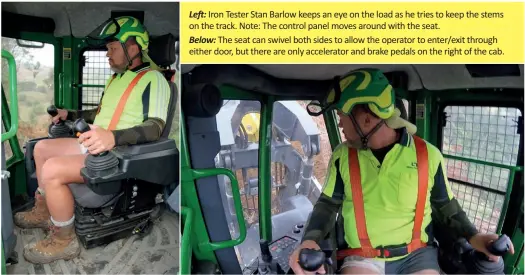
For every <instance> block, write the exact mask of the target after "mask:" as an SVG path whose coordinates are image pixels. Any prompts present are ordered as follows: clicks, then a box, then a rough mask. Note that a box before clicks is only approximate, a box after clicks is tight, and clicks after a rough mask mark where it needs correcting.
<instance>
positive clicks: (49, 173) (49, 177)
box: [42, 154, 86, 188]
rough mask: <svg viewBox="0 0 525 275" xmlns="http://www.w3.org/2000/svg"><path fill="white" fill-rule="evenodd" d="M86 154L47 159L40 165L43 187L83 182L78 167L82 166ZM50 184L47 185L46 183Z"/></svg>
mask: <svg viewBox="0 0 525 275" xmlns="http://www.w3.org/2000/svg"><path fill="white" fill-rule="evenodd" d="M85 159H86V155H82V154H76V155H67V156H58V157H53V158H50V159H48V160H47V161H46V162H45V163H44V165H43V167H42V181H43V183H44V184H45V188H52V187H56V186H57V185H64V184H69V183H75V182H83V178H82V176H81V175H80V169H82V167H84V161H85ZM49 184H50V185H52V186H48V185H49Z"/></svg>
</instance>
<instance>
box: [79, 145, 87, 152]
mask: <svg viewBox="0 0 525 275" xmlns="http://www.w3.org/2000/svg"><path fill="white" fill-rule="evenodd" d="M78 146H79V147H80V153H81V154H85V153H87V151H88V149H87V148H86V147H84V145H82V143H79V144H78Z"/></svg>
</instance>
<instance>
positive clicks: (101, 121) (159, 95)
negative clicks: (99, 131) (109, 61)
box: [93, 63, 171, 130]
mask: <svg viewBox="0 0 525 275" xmlns="http://www.w3.org/2000/svg"><path fill="white" fill-rule="evenodd" d="M148 69H150V68H149V63H143V64H142V65H141V66H138V67H136V68H134V69H132V70H127V71H126V72H124V73H123V74H117V75H116V76H115V79H113V81H111V77H110V78H109V79H108V80H107V82H106V87H105V88H104V93H103V94H102V102H101V107H100V112H99V113H98V114H97V116H96V117H95V121H94V123H93V124H94V125H97V126H99V127H102V128H104V129H107V128H108V126H109V123H110V122H111V118H112V117H113V114H114V112H115V108H116V107H117V105H118V103H119V101H120V98H121V97H122V94H123V93H124V91H125V90H126V89H127V88H128V86H129V85H130V83H131V82H132V81H133V79H134V78H135V76H137V74H139V73H140V72H142V71H144V70H148ZM110 82H111V83H110ZM108 84H109V87H108ZM170 96H171V92H170V87H169V85H168V82H167V80H166V79H165V78H164V76H163V75H162V74H161V73H160V72H159V71H156V70H151V71H149V72H147V73H146V74H144V75H143V76H142V78H141V79H140V80H139V82H138V83H137V85H135V87H134V88H133V90H132V91H131V94H130V96H129V98H128V100H127V102H126V105H125V107H124V110H123V112H122V115H121V117H120V120H119V122H118V124H117V126H116V129H115V130H121V129H126V128H131V127H134V126H137V125H139V124H141V123H142V122H144V121H145V120H147V119H148V118H158V119H161V120H162V121H164V122H166V119H167V116H168V105H169V102H170Z"/></svg>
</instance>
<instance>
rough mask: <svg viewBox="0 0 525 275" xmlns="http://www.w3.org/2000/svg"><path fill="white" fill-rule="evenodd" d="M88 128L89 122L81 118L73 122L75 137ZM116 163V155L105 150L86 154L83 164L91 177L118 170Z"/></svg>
mask: <svg viewBox="0 0 525 275" xmlns="http://www.w3.org/2000/svg"><path fill="white" fill-rule="evenodd" d="M89 130H91V128H90V127H89V124H88V123H87V122H86V121H85V120H84V119H83V118H79V119H77V120H75V122H74V123H73V131H74V133H75V136H76V137H79V136H80V135H81V134H83V133H85V132H87V131H89ZM118 163H119V162H118V159H117V157H116V156H115V155H113V154H109V152H108V151H106V152H102V153H100V154H96V155H91V154H90V155H88V156H87V157H86V161H85V163H84V164H85V165H86V169H87V171H88V174H89V175H90V176H91V177H106V176H109V175H112V174H115V173H116V172H117V171H118Z"/></svg>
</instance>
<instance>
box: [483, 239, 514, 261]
mask: <svg viewBox="0 0 525 275" xmlns="http://www.w3.org/2000/svg"><path fill="white" fill-rule="evenodd" d="M510 244H511V241H510V238H509V237H508V236H507V235H505V234H503V235H501V236H500V237H499V238H498V239H497V240H496V241H494V242H493V243H492V244H491V245H490V246H489V247H488V248H487V249H488V251H489V252H490V253H491V254H492V255H494V256H500V257H501V256H503V255H505V254H507V252H509V250H510Z"/></svg>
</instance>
